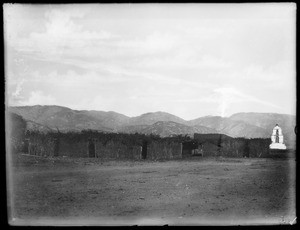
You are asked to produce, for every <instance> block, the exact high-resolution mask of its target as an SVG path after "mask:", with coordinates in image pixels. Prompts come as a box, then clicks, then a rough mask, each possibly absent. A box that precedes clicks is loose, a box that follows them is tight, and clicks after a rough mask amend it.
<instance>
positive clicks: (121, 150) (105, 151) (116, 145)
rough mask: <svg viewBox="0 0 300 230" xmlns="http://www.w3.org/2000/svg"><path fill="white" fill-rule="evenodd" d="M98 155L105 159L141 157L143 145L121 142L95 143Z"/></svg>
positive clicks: (136, 158)
mask: <svg viewBox="0 0 300 230" xmlns="http://www.w3.org/2000/svg"><path fill="white" fill-rule="evenodd" d="M95 150H96V157H98V158H103V159H135V160H138V159H141V152H142V148H141V146H136V145H135V146H127V145H124V144H122V143H121V142H116V141H109V142H108V143H106V144H103V143H101V142H100V141H97V142H96V143H95Z"/></svg>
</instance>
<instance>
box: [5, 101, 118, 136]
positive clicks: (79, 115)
mask: <svg viewBox="0 0 300 230" xmlns="http://www.w3.org/2000/svg"><path fill="white" fill-rule="evenodd" d="M9 110H10V112H13V113H15V114H18V115H20V116H22V117H23V118H24V119H25V120H27V121H29V122H34V124H35V125H34V124H32V125H29V127H32V128H34V127H37V126H38V125H40V126H45V127H49V128H50V129H54V130H56V129H59V130H60V131H70V130H72V131H81V130H84V129H94V130H101V131H106V132H109V131H113V129H112V128H109V127H107V126H105V125H104V124H103V120H102V119H101V117H100V116H99V118H95V116H93V115H90V114H89V113H88V112H86V111H77V110H72V109H69V108H66V107H62V106H40V105H36V106H22V107H10V108H9ZM37 124H38V125H37Z"/></svg>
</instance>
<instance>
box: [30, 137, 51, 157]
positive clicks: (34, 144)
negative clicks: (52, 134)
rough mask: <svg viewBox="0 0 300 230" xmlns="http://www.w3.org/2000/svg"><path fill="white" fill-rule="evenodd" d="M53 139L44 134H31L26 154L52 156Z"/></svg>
mask: <svg viewBox="0 0 300 230" xmlns="http://www.w3.org/2000/svg"><path fill="white" fill-rule="evenodd" d="M54 148H55V141H54V139H52V138H46V137H44V136H33V137H31V138H30V140H29V141H28V152H27V153H28V154H30V155H36V156H53V155H54Z"/></svg>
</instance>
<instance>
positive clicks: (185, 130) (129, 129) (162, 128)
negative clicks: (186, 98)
mask: <svg viewBox="0 0 300 230" xmlns="http://www.w3.org/2000/svg"><path fill="white" fill-rule="evenodd" d="M122 132H125V133H135V132H138V133H143V134H156V135H159V136H161V137H168V136H172V135H180V134H182V135H184V134H188V135H190V136H193V134H194V133H217V131H216V130H214V129H211V128H208V127H204V126H199V125H197V126H188V125H184V124H180V123H177V122H173V121H158V122H156V123H154V124H152V125H132V126H126V127H124V128H123V130H122Z"/></svg>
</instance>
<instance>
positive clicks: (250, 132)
mask: <svg viewBox="0 0 300 230" xmlns="http://www.w3.org/2000/svg"><path fill="white" fill-rule="evenodd" d="M188 124H189V125H191V126H195V125H202V126H206V127H209V128H212V129H214V130H216V131H217V132H219V133H223V134H226V135H229V136H231V137H247V138H260V137H263V138H265V137H268V136H270V132H271V131H270V130H266V129H264V128H261V127H257V126H255V125H252V124H248V123H246V122H244V121H236V120H233V119H230V118H226V117H220V116H206V117H200V118H198V119H194V120H191V121H189V122H188Z"/></svg>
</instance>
